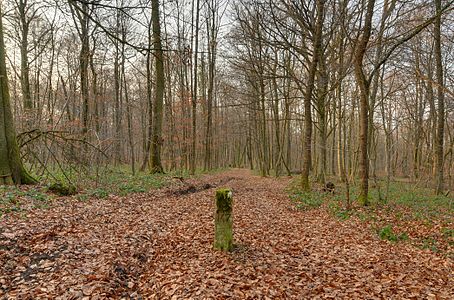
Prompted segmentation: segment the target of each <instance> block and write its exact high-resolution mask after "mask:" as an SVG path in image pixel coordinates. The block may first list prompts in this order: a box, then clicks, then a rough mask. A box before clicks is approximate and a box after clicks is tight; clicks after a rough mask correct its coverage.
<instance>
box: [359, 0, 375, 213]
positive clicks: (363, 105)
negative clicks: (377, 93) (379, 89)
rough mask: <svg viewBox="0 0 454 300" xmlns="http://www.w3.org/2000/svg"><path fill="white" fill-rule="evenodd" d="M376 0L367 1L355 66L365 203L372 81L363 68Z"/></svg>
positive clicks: (366, 201) (365, 201)
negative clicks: (358, 93)
mask: <svg viewBox="0 0 454 300" xmlns="http://www.w3.org/2000/svg"><path fill="white" fill-rule="evenodd" d="M374 5H375V0H369V1H368V2H367V11H366V17H365V20H364V27H363V30H362V35H361V37H359V40H358V41H357V44H356V49H355V57H354V67H355V78H356V82H357V83H358V86H359V89H360V101H359V119H360V132H359V142H360V159H359V169H360V170H359V171H360V177H361V186H360V193H359V197H358V201H359V202H360V203H361V204H363V205H369V155H368V133H369V95H370V90H369V88H370V82H369V81H368V79H367V78H366V75H365V74H364V69H363V60H364V56H365V54H366V50H367V44H368V43H369V39H370V36H371V31H372V16H373V14H374Z"/></svg>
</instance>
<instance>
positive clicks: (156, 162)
mask: <svg viewBox="0 0 454 300" xmlns="http://www.w3.org/2000/svg"><path fill="white" fill-rule="evenodd" d="M151 10H152V18H153V46H154V50H155V69H156V70H155V72H156V73H155V74H156V78H155V81H156V88H155V91H154V92H155V93H154V95H155V103H154V106H153V140H152V144H151V161H150V169H151V170H150V171H151V173H163V172H164V169H163V168H162V163H161V146H162V116H163V105H164V88H165V77H164V53H163V51H162V45H161V24H160V22H159V1H158V0H152V1H151Z"/></svg>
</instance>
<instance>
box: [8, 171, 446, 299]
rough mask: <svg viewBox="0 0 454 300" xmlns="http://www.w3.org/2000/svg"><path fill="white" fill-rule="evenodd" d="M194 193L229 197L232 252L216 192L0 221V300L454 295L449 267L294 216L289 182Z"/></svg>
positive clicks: (243, 176) (406, 248)
mask: <svg viewBox="0 0 454 300" xmlns="http://www.w3.org/2000/svg"><path fill="white" fill-rule="evenodd" d="M193 183H194V184H196V185H197V186H203V185H205V184H207V183H209V184H213V183H218V184H219V183H221V184H222V185H223V186H227V187H231V188H232V189H233V192H234V201H235V204H234V238H235V242H236V244H237V245H238V246H237V248H236V250H235V251H234V252H233V253H230V254H224V253H221V252H218V251H214V250H212V237H213V212H214V207H213V204H214V201H213V194H214V190H215V188H214V187H212V188H208V189H202V190H201V191H199V192H196V193H188V194H185V195H176V194H177V193H173V190H169V189H163V190H160V191H154V192H151V193H148V194H136V195H133V196H128V197H124V198H120V197H110V198H108V199H104V200H93V201H89V202H76V201H74V202H68V203H66V204H65V205H61V206H58V207H54V208H52V209H49V210H35V211H32V212H30V213H29V214H28V216H27V217H26V218H23V217H22V218H21V217H19V216H10V217H8V218H5V219H3V220H1V221H0V298H2V297H4V298H7V297H8V298H10V297H12V298H14V297H19V298H21V299H26V298H28V299H39V298H58V299H78V298H83V297H85V298H86V299H89V298H90V299H104V298H108V297H111V298H120V297H125V299H130V298H132V299H149V298H150V299H168V298H172V299H186V298H192V299H209V298H216V299H225V298H235V299H247V298H250V299H252V298H254V299H256V298H264V299H267V298H268V299H313V298H317V296H318V297H320V298H336V299H338V298H346V299H352V298H355V297H356V298H367V299H374V298H377V299H380V298H386V299H387V298H395V299H403V298H414V299H423V298H428V299H452V298H451V297H454V290H453V287H454V278H453V265H452V262H450V261H449V260H447V259H444V258H442V257H439V256H437V255H435V254H433V253H431V252H428V251H422V250H419V249H416V248H414V247H412V246H410V245H406V244H396V245H392V244H389V243H388V242H384V241H380V240H379V239H377V238H376V237H375V236H374V235H373V234H372V233H371V231H370V230H369V229H364V228H362V227H361V224H360V223H355V221H347V222H340V221H338V220H336V219H334V218H332V217H331V216H329V215H328V214H327V213H325V212H323V211H322V210H312V211H308V212H301V211H296V210H294V209H293V207H292V205H291V203H290V202H289V200H288V197H287V195H286V193H285V191H284V189H285V187H286V185H287V184H288V179H279V180H276V179H271V178H269V179H263V178H260V177H255V176H252V175H250V173H249V172H247V171H244V170H234V171H229V172H225V173H222V174H218V175H210V176H205V177H203V178H202V179H199V180H197V181H194V182H193ZM205 187H208V186H205Z"/></svg>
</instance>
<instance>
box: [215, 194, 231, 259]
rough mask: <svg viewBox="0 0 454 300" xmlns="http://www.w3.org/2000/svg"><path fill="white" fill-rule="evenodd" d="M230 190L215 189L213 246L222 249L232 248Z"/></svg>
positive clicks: (229, 249) (228, 249)
mask: <svg viewBox="0 0 454 300" xmlns="http://www.w3.org/2000/svg"><path fill="white" fill-rule="evenodd" d="M232 206H233V200H232V192H231V191H230V190H229V189H219V190H217V191H216V215H215V219H214V223H215V236H214V248H215V249H220V250H222V251H231V250H232V248H233V232H232V223H233V220H232Z"/></svg>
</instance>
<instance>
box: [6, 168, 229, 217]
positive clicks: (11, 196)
mask: <svg viewBox="0 0 454 300" xmlns="http://www.w3.org/2000/svg"><path fill="white" fill-rule="evenodd" d="M220 171H222V170H211V171H209V172H204V171H203V170H196V174H195V175H192V176H191V175H190V174H189V173H188V172H187V171H172V172H168V173H166V174H150V173H148V172H138V173H136V174H135V175H132V174H131V171H130V169H129V168H128V167H126V166H118V167H109V168H104V169H103V170H102V172H100V170H99V169H95V168H93V169H91V170H86V172H84V173H83V174H80V173H77V172H75V171H74V170H72V169H67V170H64V172H63V171H61V169H56V171H55V172H54V173H52V176H41V177H39V176H38V175H36V174H34V177H35V178H39V182H40V183H39V185H36V186H31V187H30V186H21V187H16V186H1V185H0V218H1V217H2V216H3V215H4V214H6V213H10V212H21V211H24V210H27V209H31V208H42V209H45V208H48V207H49V206H50V204H51V202H52V201H53V200H54V199H57V198H58V197H62V196H64V197H72V198H73V199H75V200H78V201H87V200H89V199H93V198H95V199H104V198H108V197H109V196H110V195H117V196H126V195H129V194H134V193H146V192H148V191H150V190H153V189H159V188H162V187H164V186H166V185H168V184H170V183H171V182H172V180H174V177H178V178H180V179H186V178H189V177H198V176H200V175H202V174H207V173H216V172H220Z"/></svg>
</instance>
